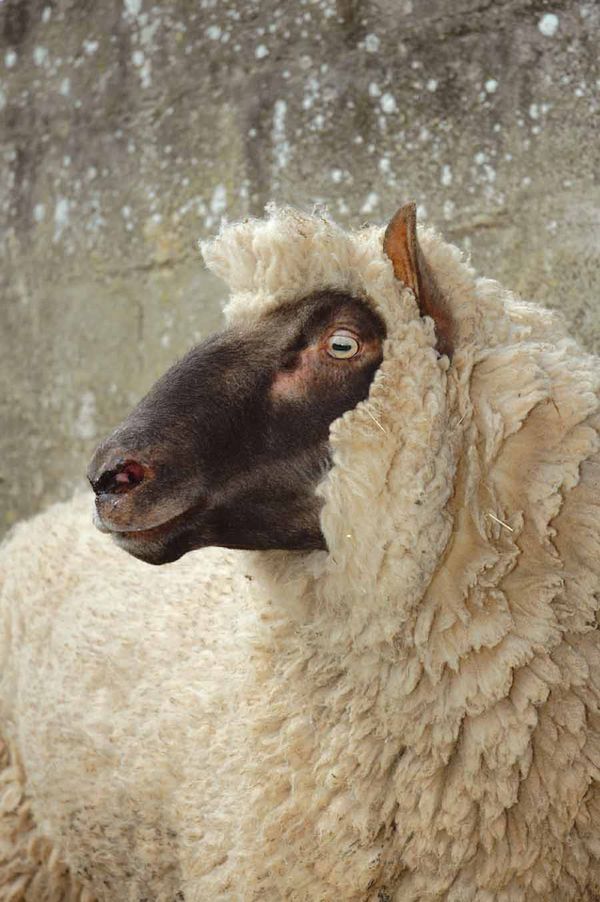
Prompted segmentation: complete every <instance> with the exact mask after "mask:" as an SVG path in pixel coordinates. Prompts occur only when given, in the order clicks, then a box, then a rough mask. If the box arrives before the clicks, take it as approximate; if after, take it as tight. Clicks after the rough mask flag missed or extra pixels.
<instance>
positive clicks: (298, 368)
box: [271, 345, 320, 399]
mask: <svg viewBox="0 0 600 902" xmlns="http://www.w3.org/2000/svg"><path fill="white" fill-rule="evenodd" d="M319 352H320V349H319V348H318V347H316V346H315V345H312V346H311V347H309V348H304V350H303V351H300V353H299V354H298V359H297V361H296V365H295V366H294V368H293V369H289V370H288V369H286V370H279V372H278V373H277V374H276V375H275V378H274V379H273V383H272V385H271V397H272V398H273V399H277V398H303V397H305V396H306V394H307V393H308V390H309V388H310V385H311V383H312V381H313V379H314V376H315V370H316V368H317V365H318V357H319Z"/></svg>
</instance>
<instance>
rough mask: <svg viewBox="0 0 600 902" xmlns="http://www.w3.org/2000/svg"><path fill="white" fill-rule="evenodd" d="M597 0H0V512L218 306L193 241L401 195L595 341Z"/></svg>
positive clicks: (82, 453)
mask: <svg viewBox="0 0 600 902" xmlns="http://www.w3.org/2000/svg"><path fill="white" fill-rule="evenodd" d="M599 17H600V5H599V4H598V3H596V2H593V0H584V2H573V0H568V2H552V3H546V2H540V0H506V2H501V0H447V2H443V0H430V2H425V0H421V2H418V0H412V2H411V0H338V2H334V0H317V2H303V0H294V2H291V0H289V2H273V0H265V2H260V3H257V2H250V0H231V2H228V0H219V2H214V0H210V2H209V0H203V2H200V0H195V2H191V0H174V2H161V3H153V2H151V0H48V2H38V0H0V138H1V154H2V166H1V170H0V172H1V178H0V305H1V306H0V531H2V530H3V529H5V528H6V527H8V526H9V525H10V524H11V523H12V522H14V521H15V520H16V519H18V518H19V517H22V516H24V515H26V514H28V513H30V512H32V511H35V510H38V509H39V508H40V507H42V506H44V505H45V504H47V503H49V502H50V501H52V500H54V499H56V498H61V497H66V496H68V495H69V494H70V492H71V491H72V490H73V488H74V487H75V486H76V485H78V484H81V483H82V473H83V471H84V469H85V464H86V461H87V458H88V456H89V454H90V452H91V450H92V448H93V446H94V444H95V443H96V441H97V440H98V439H100V438H101V437H102V436H103V435H104V434H105V433H106V432H107V431H108V430H109V429H110V428H111V427H112V426H113V425H115V424H116V423H117V421H118V420H119V419H120V418H121V417H122V416H123V415H124V414H125V413H126V411H127V410H128V409H129V408H130V406H131V405H132V404H133V403H134V402H135V401H136V400H137V399H138V398H139V397H140V396H141V394H142V393H143V392H144V391H145V389H146V388H147V387H148V386H149V385H150V383H151V382H152V380H153V379H154V378H155V377H156V376H157V375H158V374H159V373H160V372H161V371H162V370H164V369H165V367H166V366H167V365H168V363H169V362H171V361H172V360H173V359H174V358H175V357H177V356H178V355H180V354H181V353H182V352H183V351H185V350H186V349H187V348H188V347H189V346H190V344H191V343H193V342H194V341H196V340H197V339H198V338H200V337H201V336H203V335H205V334H206V333H207V332H208V331H210V330H212V329H214V328H215V327H216V326H217V325H218V323H219V321H220V312H219V309H220V308H219V300H220V299H221V298H222V296H223V289H222V288H221V286H220V285H219V284H218V283H217V282H216V281H215V280H214V279H212V278H211V277H209V276H208V275H207V274H206V273H205V272H204V271H203V267H202V263H201V261H200V258H199V255H198V252H197V248H196V241H197V239H198V238H199V237H201V236H205V235H208V234H210V233H212V232H213V231H214V230H215V229H216V228H217V227H218V225H219V223H220V221H221V218H222V217H223V216H227V217H228V218H229V219H234V218H237V217H242V216H244V215H246V214H248V213H252V214H260V213H261V211H262V209H263V206H264V204H265V202H266V201H268V200H270V199H275V200H279V201H286V202H290V203H294V204H298V205H301V206H303V207H305V208H311V207H312V205H313V204H314V203H319V202H323V203H327V205H328V208H329V210H330V211H331V213H332V214H333V215H334V216H335V217H336V218H337V219H339V220H340V221H341V222H343V223H352V224H354V225H356V224H360V223H361V222H364V221H373V220H375V221H383V220H385V218H386V217H389V216H390V214H391V213H392V212H393V211H394V209H395V208H396V207H397V206H398V205H399V204H400V203H401V202H403V201H404V200H407V199H415V200H416V201H417V202H418V204H419V207H420V213H421V215H422V216H423V217H426V218H427V219H429V221H431V222H433V223H435V224H436V225H438V226H439V227H440V228H441V229H442V231H443V232H444V233H445V234H446V236H447V237H448V238H449V239H451V240H453V241H455V242H457V243H458V244H460V245H461V246H463V247H464V248H465V249H466V250H467V251H468V252H469V253H470V254H471V256H472V259H473V262H474V264H475V265H476V267H477V268H478V270H479V271H480V272H482V273H485V274H486V275H489V276H493V277H496V278H499V279H501V280H502V281H503V282H504V283H506V284H507V285H510V286H511V287H513V288H514V289H515V290H516V291H518V292H520V293H522V294H524V295H526V296H528V297H531V298H535V299H538V300H540V301H543V302H545V303H548V304H551V305H553V306H557V307H560V308H562V309H563V310H564V311H565V312H566V314H567V316H568V317H569V318H570V320H571V322H572V323H573V326H574V328H575V330H576V331H577V333H578V334H579V335H580V337H581V338H582V340H583V341H584V343H585V344H586V345H587V346H588V347H589V348H594V349H600V315H599V306H598V300H599V293H598V258H599V256H600V246H599V244H600V242H599V228H598V226H599V220H600V191H599V188H598V172H599V169H600V165H599V164H600V159H599V157H600V153H599V150H598V126H599V124H600V123H599V117H598V98H599V93H600V91H599V87H600V82H599V80H598V79H599V71H598V46H599V43H600V28H599Z"/></svg>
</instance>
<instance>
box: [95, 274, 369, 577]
mask: <svg viewBox="0 0 600 902" xmlns="http://www.w3.org/2000/svg"><path fill="white" fill-rule="evenodd" d="M384 337H385V328H384V326H383V323H382V322H381V320H380V319H379V317H378V316H377V315H376V314H375V313H374V312H373V311H372V310H371V309H370V308H369V307H368V306H367V305H366V304H365V303H364V302H362V301H359V300H356V299H354V298H352V297H350V296H347V295H344V294H340V293H336V292H323V293H321V294H318V295H312V296H310V297H308V298H305V299H304V300H302V301H300V302H298V303H295V304H289V305H284V306H282V307H280V308H278V309H277V310H275V311H274V312H272V313H269V314H267V315H265V316H264V317H263V318H262V319H261V320H260V322H259V323H258V324H257V325H255V326H253V327H252V328H249V329H247V330H243V329H239V328H236V329H228V330H226V331H224V332H221V333H220V334H218V335H214V336H212V337H211V338H209V339H207V340H206V341H205V342H203V343H202V344H200V345H198V346H197V347H196V348H194V349H193V350H192V351H190V352H189V354H187V356H186V357H184V358H183V360H181V361H180V362H179V363H176V364H175V365H174V366H173V367H172V368H171V369H170V370H169V371H168V372H167V373H166V374H165V375H164V376H163V377H162V378H161V379H159V381H158V382H157V383H156V384H155V385H154V387H153V388H152V389H151V391H150V392H149V393H148V395H146V397H145V398H144V399H143V400H142V401H141V402H140V403H139V404H138V405H137V407H136V408H135V409H134V410H133V411H132V413H131V414H130V415H129V417H128V418H127V419H126V420H125V421H124V422H123V423H122V425H121V426H119V427H118V428H117V429H116V430H115V432H113V434H112V435H111V436H110V437H109V438H108V439H106V441H104V442H103V443H102V444H101V445H100V446H99V448H98V449H97V451H96V453H95V454H94V457H93V459H92V462H91V464H90V467H89V470H88V477H89V480H90V482H91V484H92V487H93V489H94V491H95V493H96V510H97V519H96V522H97V525H98V527H99V528H100V529H102V530H105V531H108V532H111V533H112V534H113V536H114V537H115V539H116V540H117V542H118V544H119V545H121V547H123V548H125V549H126V550H127V551H129V552H130V553H131V554H133V555H135V557H139V558H141V559H142V560H145V561H147V562H148V563H152V564H164V563H167V562H169V561H173V560H176V559H177V558H179V557H181V556H182V555H183V554H185V553H186V552H188V551H191V550H192V549H194V548H201V547H203V546H206V545H220V546H224V547H228V548H246V549H269V548H279V549H290V550H309V549H317V548H324V547H325V541H324V538H323V535H322V533H321V529H320V525H319V513H320V506H321V505H320V501H319V499H318V498H317V497H316V496H315V487H316V485H317V483H318V482H319V480H320V479H321V477H322V476H323V474H324V472H325V471H326V470H327V468H328V466H329V450H328V437H329V426H330V424H331V423H332V422H333V420H335V419H336V418H337V417H339V416H340V415H341V414H342V413H343V412H344V411H346V410H349V409H350V408H352V407H354V406H355V405H356V404H357V403H358V402H359V401H361V400H362V399H364V398H366V396H367V394H368V392H369V386H370V384H371V380H372V379H373V376H374V374H375V371H376V370H377V367H378V366H379V364H380V363H381V360H382V342H383V338H384Z"/></svg>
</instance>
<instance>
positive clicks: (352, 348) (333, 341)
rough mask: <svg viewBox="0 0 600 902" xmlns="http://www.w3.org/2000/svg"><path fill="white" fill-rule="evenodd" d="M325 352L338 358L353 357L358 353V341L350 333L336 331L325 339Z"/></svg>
mask: <svg viewBox="0 0 600 902" xmlns="http://www.w3.org/2000/svg"><path fill="white" fill-rule="evenodd" d="M327 353H328V354H329V356H330V357H337V358H338V359H340V360H343V359H347V358H348V357H354V355H355V354H358V342H357V340H356V339H355V338H352V336H351V335H344V333H342V332H336V333H335V335H331V336H330V337H329V338H328V339H327Z"/></svg>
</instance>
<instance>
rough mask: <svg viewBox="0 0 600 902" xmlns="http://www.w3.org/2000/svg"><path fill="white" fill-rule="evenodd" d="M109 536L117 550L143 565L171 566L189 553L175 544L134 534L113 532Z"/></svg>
mask: <svg viewBox="0 0 600 902" xmlns="http://www.w3.org/2000/svg"><path fill="white" fill-rule="evenodd" d="M111 536H112V538H113V541H114V542H115V544H116V545H118V546H119V548H122V549H123V551H126V552H127V553H128V554H130V555H131V556H132V557H135V558H137V559H138V560H140V561H144V563H145V564H154V565H156V566H160V565H161V564H171V563H173V561H177V560H178V559H179V558H180V557H183V555H184V554H185V553H186V551H189V548H188V547H181V546H180V545H178V543H177V542H174V543H172V544H165V543H164V542H161V541H157V540H156V539H154V540H153V539H150V538H146V537H142V536H140V534H139V533H135V532H116V533H115V532H113V533H111Z"/></svg>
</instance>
